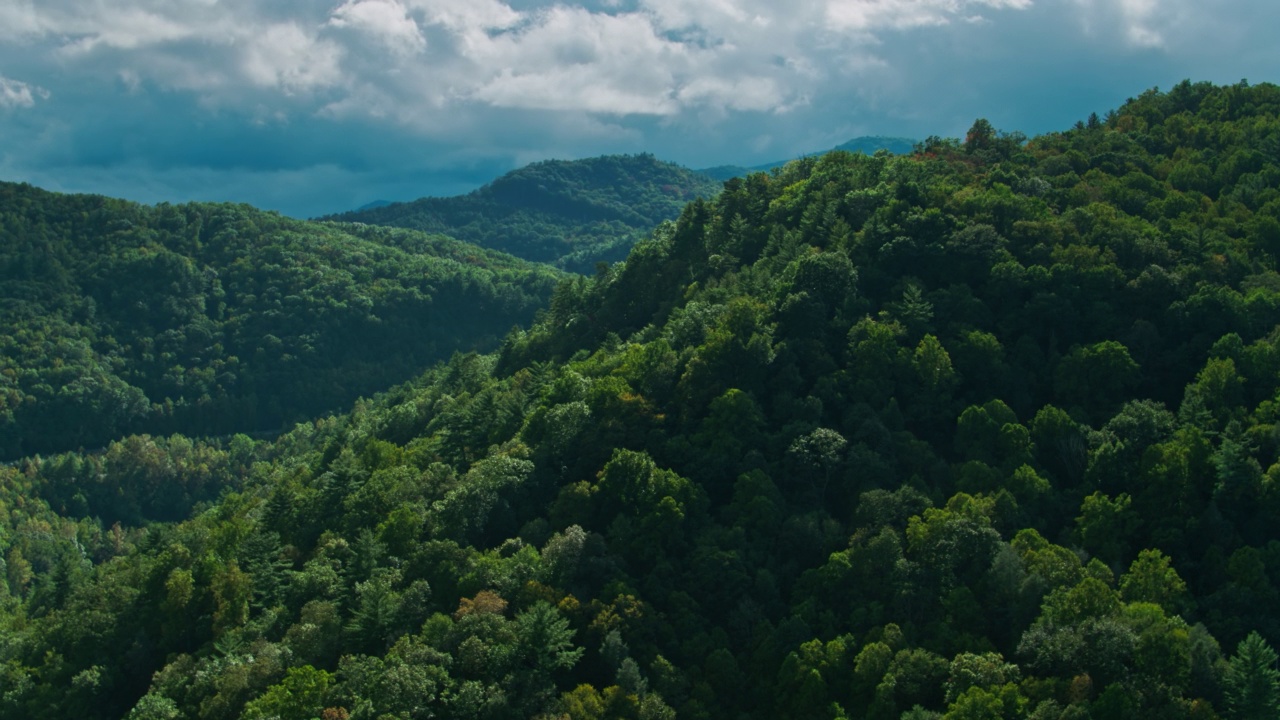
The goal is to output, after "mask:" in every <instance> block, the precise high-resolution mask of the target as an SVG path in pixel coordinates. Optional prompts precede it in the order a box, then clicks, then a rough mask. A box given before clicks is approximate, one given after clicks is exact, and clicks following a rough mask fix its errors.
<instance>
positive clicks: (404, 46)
mask: <svg viewBox="0 0 1280 720" xmlns="http://www.w3.org/2000/svg"><path fill="white" fill-rule="evenodd" d="M329 25H332V26H333V27H339V28H341V27H351V28H355V29H357V30H361V31H363V32H366V33H368V34H369V35H371V36H373V37H375V38H377V39H378V40H379V41H380V42H382V43H383V44H384V45H385V46H386V47H387V48H388V49H390V50H391V51H392V52H394V53H396V54H398V55H412V54H414V53H417V52H421V51H422V50H423V49H424V48H425V47H426V44H427V42H426V39H425V38H423V36H422V31H421V30H420V29H419V28H418V23H417V21H415V20H414V19H413V18H412V17H410V16H409V14H408V11H407V10H406V8H405V6H404V5H401V4H400V3H399V2H398V1H397V0H348V2H346V3H344V4H343V5H342V6H340V7H339V8H338V9H337V10H334V11H333V15H332V16H331V17H330V18H329Z"/></svg>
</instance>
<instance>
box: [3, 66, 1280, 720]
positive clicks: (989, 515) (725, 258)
mask: <svg viewBox="0 0 1280 720" xmlns="http://www.w3.org/2000/svg"><path fill="white" fill-rule="evenodd" d="M1277 118H1280V88H1277V87H1276V86H1274V85H1257V86H1249V85H1246V84H1244V83H1241V84H1239V85H1232V86H1226V87H1217V86H1213V85H1209V84H1191V83H1182V84H1179V85H1178V86H1176V87H1174V88H1173V89H1172V90H1170V91H1168V92H1165V93H1160V92H1156V91H1151V92H1147V93H1144V94H1142V95H1140V96H1139V97H1137V98H1135V99H1133V100H1131V101H1129V102H1128V103H1126V104H1125V105H1124V106H1122V107H1121V108H1119V109H1118V110H1117V111H1115V112H1113V113H1109V114H1108V115H1107V116H1106V119H1105V120H1100V119H1097V118H1091V119H1090V120H1089V121H1087V122H1082V123H1080V124H1079V125H1078V126H1077V127H1075V128H1072V129H1068V130H1066V131H1064V132H1061V133H1053V134H1049V135H1044V136H1041V137H1037V138H1034V139H1031V140H1030V141H1029V142H1023V141H1022V140H1021V139H1020V138H1019V137H1018V136H1016V135H1001V134H999V133H997V132H996V131H995V130H994V129H993V128H992V127H991V126H990V124H989V123H986V122H985V121H979V122H978V123H975V125H974V127H973V129H972V130H971V131H970V132H969V133H968V134H967V136H966V139H965V141H964V142H963V143H962V142H958V141H949V140H939V139H936V138H935V139H932V140H930V141H927V142H926V143H924V145H923V147H922V148H921V151H920V152H919V153H914V154H912V155H910V156H900V157H887V156H880V157H875V156H866V155H861V154H851V153H846V152H832V153H828V154H825V155H823V156H822V157H820V158H806V159H801V160H799V161H796V162H793V163H790V164H788V165H787V166H785V167H784V168H783V169H782V170H781V171H779V172H778V173H777V174H775V175H766V174H754V175H751V176H749V177H747V178H743V179H735V180H731V181H729V182H728V183H727V184H726V186H725V188H724V191H723V192H722V193H721V194H720V195H718V196H717V197H716V198H715V199H714V200H710V201H695V202H693V203H691V204H690V205H689V206H687V207H686V209H685V210H684V212H683V213H682V215H681V216H680V218H679V219H678V221H677V222H676V223H674V224H672V225H664V226H662V227H661V228H659V230H658V231H657V232H656V233H655V234H654V235H653V236H652V237H651V238H649V239H647V240H646V241H644V242H641V243H640V244H638V245H637V246H636V247H635V248H634V249H633V250H632V252H631V254H630V255H629V257H628V259H627V262H626V263H625V264H619V265H615V266H613V267H612V268H609V269H607V270H605V271H602V272H599V273H596V274H595V275H593V276H592V277H590V278H587V277H573V278H570V279H568V280H565V281H564V282H562V283H561V284H560V285H559V286H558V287H557V289H556V290H555V292H554V294H553V296H552V299H551V302H550V306H549V308H548V309H547V311H546V312H545V313H543V314H542V315H541V316H540V318H539V320H538V321H537V322H536V323H534V324H533V325H532V326H531V327H529V328H528V329H525V330H519V331H515V332H513V333H511V334H510V335H508V336H507V338H506V339H505V340H504V342H503V344H502V346H501V348H500V350H498V351H497V352H495V353H493V354H489V355H479V354H468V355H458V356H455V357H453V358H452V359H451V360H450V361H449V362H448V363H447V364H444V365H440V366H437V367H434V368H432V369H431V370H429V371H428V372H426V373H425V374H423V375H421V376H420V377H418V378H417V379H415V380H413V381H412V382H408V383H405V384H403V385H400V386H398V387H396V388H393V389H391V390H389V391H388V392H386V393H383V394H381V395H379V396H377V397H375V398H373V399H371V400H367V401H363V402H361V403H359V404H357V405H356V406H355V407H353V408H352V410H351V412H350V413H348V414H346V415H344V416H341V417H333V418H325V419H322V420H317V421H316V422H313V423H307V424H301V425H299V426H297V427H296V428H295V429H294V430H293V431H291V432H290V433H288V434H287V435H285V436H282V437H281V438H279V439H277V440H274V441H271V442H257V443H255V442H254V441H252V440H250V439H248V438H237V439H235V440H234V441H232V442H231V443H227V444H221V443H194V444H193V443H190V442H188V441H184V440H183V439H182V438H176V437H175V438H169V439H168V440H165V441H159V440H156V439H154V438H146V437H135V438H130V439H127V440H125V441H121V442H119V443H115V444H113V446H112V447H111V448H110V449H108V451H107V452H106V453H104V454H101V455H91V456H84V455H81V454H66V455H62V456H58V457H54V458H46V459H43V460H39V461H36V460H32V461H28V462H25V463H23V464H22V465H21V466H20V467H0V508H3V509H4V512H3V513H0V550H2V551H3V556H4V558H5V562H6V565H5V568H6V571H5V575H4V577H5V579H6V580H7V582H5V583H0V588H2V589H0V593H5V594H0V677H3V685H0V687H3V688H5V691H4V693H2V694H0V715H3V716H4V717H79V718H118V717H125V716H127V717H130V718H180V717H188V718H197V717H198V718H207V719H209V720H214V719H219V718H238V717H243V718H249V719H250V720H255V719H258V718H273V717H274V718H311V717H322V718H329V719H331V720H336V719H337V718H350V719H351V720H361V719H362V718H380V717H404V718H419V717H450V718H453V717H484V718H495V719H506V718H512V719H514V718H531V717H567V718H571V719H579V718H672V717H682V718H708V719H710V720H720V719H721V718H724V719H731V718H742V717H781V718H825V719H828V720H835V719H836V718H841V717H851V716H860V717H868V718H901V717H908V718H924V717H953V718H956V717H976V718H1037V719H1040V718H1055V719H1061V718H1157V717H1158V718H1215V717H1228V718H1232V717H1265V716H1269V715H1273V714H1274V712H1275V710H1276V704H1277V700H1276V697H1277V696H1276V692H1277V691H1278V690H1280V678H1277V675H1276V672H1275V669H1274V667H1273V666H1274V663H1275V658H1276V654H1275V652H1274V650H1273V647H1274V646H1275V644H1276V643H1277V642H1278V641H1280V616H1277V614H1276V612H1275V607H1276V600H1277V598H1280V587H1278V586H1277V583H1280V550H1278V548H1280V529H1278V528H1277V524H1276V523H1275V517H1276V516H1277V514H1278V513H1280V482H1278V479H1280V433H1277V430H1276V429H1277V423H1278V422H1280V409H1278V407H1277V402H1276V398H1277V397H1278V396H1280V332H1278V331H1277V327H1278V326H1280V273H1277V255H1278V254H1280V164H1278V161H1277V158H1280V120H1278V119H1277ZM193 488H194V489H193ZM210 488H211V489H212V490H210ZM197 490H199V491H200V492H202V493H204V495H202V497H207V496H208V495H209V494H210V493H211V492H213V491H216V490H221V491H222V495H221V496H220V497H219V498H218V499H217V500H216V501H212V502H209V503H208V504H206V505H201V506H198V507H199V509H198V510H197V511H195V512H193V513H192V515H191V517H190V518H189V519H187V520H185V521H183V522H180V523H159V522H155V520H154V518H152V517H150V516H149V515H148V513H150V512H153V510H152V509H150V506H149V505H144V504H138V505H136V506H135V507H125V508H123V509H125V510H130V511H132V512H134V513H137V514H141V515H142V517H143V520H142V522H141V523H130V522H121V523H120V524H117V525H112V524H111V523H112V521H113V520H116V519H118V518H117V517H116V516H115V515H112V514H111V513H119V512H121V510H122V508H121V507H120V506H121V505H122V504H123V503H124V502H125V501H126V500H128V499H131V498H140V499H143V500H147V501H148V502H157V501H158V499H159V498H160V497H161V496H162V495H163V492H164V491H168V492H171V493H175V494H179V493H182V492H190V493H194V492H196V491H197ZM944 713H945V715H944Z"/></svg>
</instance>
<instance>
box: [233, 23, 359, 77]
mask: <svg viewBox="0 0 1280 720" xmlns="http://www.w3.org/2000/svg"><path fill="white" fill-rule="evenodd" d="M342 54H343V48H342V46H340V45H338V44H337V43H335V42H332V41H329V40H324V39H321V38H318V37H316V36H315V35H311V34H308V33H307V32H306V31H305V30H303V29H302V28H301V27H299V26H298V25H296V24H294V23H279V24H276V25H272V26H270V27H268V28H266V29H265V30H264V31H263V32H262V33H261V34H260V35H257V36H256V37H254V38H253V39H252V40H251V41H250V42H249V43H248V47H247V48H246V52H245V54H244V64H243V68H244V73H245V76H246V77H248V79H249V80H250V81H251V82H253V83H254V84H255V85H258V86H260V87H270V88H279V89H281V90H283V91H284V92H286V93H293V92H297V91H301V90H310V89H313V88H321V87H326V86H330V85H335V84H337V83H338V82H340V81H341V79H342V70H341V63H342Z"/></svg>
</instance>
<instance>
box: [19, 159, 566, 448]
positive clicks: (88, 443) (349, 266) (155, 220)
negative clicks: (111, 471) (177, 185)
mask: <svg viewBox="0 0 1280 720" xmlns="http://www.w3.org/2000/svg"><path fill="white" fill-rule="evenodd" d="M559 277H560V275H559V273H556V272H555V271H553V270H552V269H550V268H546V267H543V266H537V265H534V264H532V263H528V262H525V261H522V260H517V259H516V258H513V257H510V256H508V255H502V254H500V253H496V252H492V251H488V250H484V249H481V248H478V247H475V246H474V245H468V244H465V243H461V242H458V241H455V240H452V239H449V238H442V237H433V236H427V235H424V234H421V233H417V232H411V231H406V230H391V229H388V228H374V227H365V228H357V227H351V226H347V227H341V228H340V227H336V226H333V225H330V224H323V223H315V222H305V221H300V220H293V219H289V218H285V217H281V216H280V215H277V214H275V213H268V212H263V211H260V210H256V209H254V208H251V207H248V206H245V205H229V204H203V203H200V204H191V205H178V206H171V205H160V206H157V207H147V206H143V205H137V204H134V203H130V202H126V201H123V200H113V199H110V198H104V197H99V196H90V195H61V194H57V193H51V192H46V191H43V190H39V189H37V188H34V187H31V186H29V185H14V184H9V183H0V459H9V458H13V457H17V456H19V455H25V454H30V453H35V452H39V453H48V452H53V451H60V450H67V449H74V448H76V447H79V446H84V447H96V446H101V445H105V444H106V442H107V441H109V440H112V439H114V438H116V437H119V436H120V435H121V434H124V433H126V432H149V433H161V432H162V433H166V434H167V433H170V432H182V433H186V434H200V435H203V434H225V433H231V432H242V431H254V430H261V429H266V428H273V427H280V426H281V424H282V423H288V422H292V421H295V420H299V419H307V418H311V417H315V416H316V415H318V414H321V413H327V412H330V411H332V410H335V409H337V408H340V407H343V406H347V405H349V404H350V403H351V402H352V401H353V400H355V399H356V398H357V397H359V396H361V395H366V394H371V393H374V392H376V391H380V390H384V389H386V388H387V387H390V386H391V385H393V384H395V383H398V382H402V381H404V380H406V379H408V378H410V377H412V376H413V375H415V374H417V373H419V372H421V371H422V370H423V368H425V367H426V366H428V365H429V364H431V363H433V362H435V361H437V360H441V359H444V358H448V357H449V356H450V355H452V354H453V353H454V352H457V351H467V350H473V349H491V348H493V347H495V346H496V344H497V341H498V339H499V338H500V337H501V336H502V335H503V334H505V333H506V332H507V331H508V330H510V329H511V327H512V325H515V324H525V323H528V322H529V321H531V320H532V319H533V314H534V311H535V310H536V309H537V308H539V307H542V306H543V305H545V304H546V302H547V300H548V299H549V298H550V295H551V290H552V288H553V287H554V285H555V284H556V282H557V280H558V279H559Z"/></svg>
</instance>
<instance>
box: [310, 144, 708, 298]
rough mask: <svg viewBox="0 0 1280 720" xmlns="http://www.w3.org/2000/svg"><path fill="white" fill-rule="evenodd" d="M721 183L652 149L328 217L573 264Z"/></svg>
mask: <svg viewBox="0 0 1280 720" xmlns="http://www.w3.org/2000/svg"><path fill="white" fill-rule="evenodd" d="M719 189H720V183H719V181H717V180H715V179H713V178H711V177H708V176H706V175H702V174H700V173H696V172H693V171H692V170H688V169H686V168H683V167H680V166H679V165H673V164H671V163H665V162H661V161H659V160H657V159H656V158H654V157H653V156H652V155H614V156H606V157H598V158H588V159H586V160H574V161H562V160H547V161H544V162H538V163H533V164H532V165H529V166H526V167H523V168H520V169H519V170H514V171H512V172H510V173H507V174H506V175H504V176H502V177H500V178H498V179H497V180H495V181H493V182H492V183H490V184H488V185H486V186H484V187H482V188H480V189H479V190H476V191H475V192H473V193H470V194H468V195H463V196H460V197H452V198H422V199H420V200H414V201H412V202H405V203H392V204H390V205H386V206H382V207H377V208H371V209H367V210H357V211H354V212H348V213H342V214H338V215H331V216H329V217H328V218H326V219H330V220H341V221H344V222H358V223H369V224H372V225H390V226H394V227H403V228H411V229H414V230H424V231H426V232H432V233H443V234H445V235H449V236H451V237H456V238H458V239H459V240H465V241H467V242H472V243H475V244H477V245H481V246H483V247H487V248H493V249H495V250H501V251H503V252H508V253H511V254H512V255H515V256H517V257H522V258H526V259H528V260H535V261H538V262H545V263H550V264H553V265H556V266H557V267H561V268H564V269H566V270H570V271H574V272H580V273H590V272H591V271H592V270H593V269H594V268H595V267H596V264H597V263H600V262H616V261H618V260H622V259H623V258H625V257H626V256H627V253H628V251H630V250H631V246H632V245H634V244H635V243H636V241H637V240H639V239H641V238H643V237H644V236H645V235H647V234H648V233H649V231H651V230H652V229H653V227H654V226H656V225H657V224H658V223H660V222H662V221H664V220H674V219H675V218H676V217H677V216H679V214H680V210H681V208H683V207H684V206H685V203H687V202H689V201H690V200H693V199H695V198H707V197H711V196H713V195H715V194H716V192H718V191H719Z"/></svg>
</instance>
